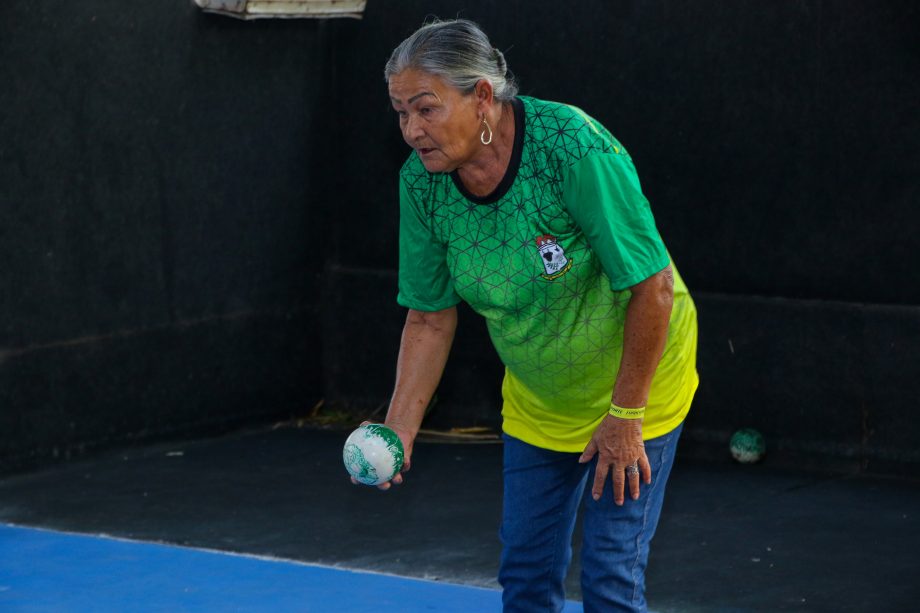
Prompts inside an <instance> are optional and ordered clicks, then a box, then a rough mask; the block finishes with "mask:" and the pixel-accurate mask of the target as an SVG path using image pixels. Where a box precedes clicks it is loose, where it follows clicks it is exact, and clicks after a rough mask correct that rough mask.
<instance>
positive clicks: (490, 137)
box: [479, 117, 492, 145]
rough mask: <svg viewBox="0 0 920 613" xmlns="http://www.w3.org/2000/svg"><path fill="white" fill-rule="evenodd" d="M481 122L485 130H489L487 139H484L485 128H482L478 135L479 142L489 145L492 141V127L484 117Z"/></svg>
mask: <svg viewBox="0 0 920 613" xmlns="http://www.w3.org/2000/svg"><path fill="white" fill-rule="evenodd" d="M482 123H484V124H485V126H486V130H488V131H489V139H488V140H486V130H483V131H482V134H480V135H479V142H481V143H482V144H483V145H489V144H491V143H492V128H491V127H490V126H489V122H488V121H486V118H485V117H483V118H482Z"/></svg>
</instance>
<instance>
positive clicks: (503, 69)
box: [492, 47, 508, 76]
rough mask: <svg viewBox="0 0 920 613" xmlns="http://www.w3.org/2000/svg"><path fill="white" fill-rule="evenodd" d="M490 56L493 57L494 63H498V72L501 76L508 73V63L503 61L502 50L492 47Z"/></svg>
mask: <svg viewBox="0 0 920 613" xmlns="http://www.w3.org/2000/svg"><path fill="white" fill-rule="evenodd" d="M492 57H494V58H495V63H496V64H498V72H500V73H501V75H502V76H505V75H506V74H508V64H507V62H505V56H504V55H502V52H501V51H499V50H498V49H496V48H495V47H492Z"/></svg>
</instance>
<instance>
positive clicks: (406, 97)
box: [389, 68, 481, 172]
mask: <svg viewBox="0 0 920 613" xmlns="http://www.w3.org/2000/svg"><path fill="white" fill-rule="evenodd" d="M389 89H390V100H391V102H392V103H393V108H394V109H396V112H397V113H398V114H399V127H400V129H401V130H402V135H403V139H405V141H406V143H408V145H409V146H410V147H412V148H413V149H415V151H416V152H417V153H418V156H419V158H421V160H422V164H424V165H425V169H426V170H427V171H428V172H452V171H454V170H456V169H457V168H459V167H460V166H462V165H464V164H466V163H467V162H468V161H469V160H470V159H471V158H472V157H473V155H475V153H476V152H477V151H478V150H479V148H480V143H479V132H480V125H481V121H480V120H479V100H478V98H479V96H477V95H473V94H470V95H463V94H462V93H460V91H459V90H457V89H456V88H454V87H451V86H449V85H447V84H446V83H445V82H444V80H443V79H441V78H440V77H437V76H434V75H431V74H428V73H426V72H422V71H420V70H416V69H414V68H408V69H406V70H404V71H403V72H401V73H399V74H397V75H393V76H391V77H390V83H389Z"/></svg>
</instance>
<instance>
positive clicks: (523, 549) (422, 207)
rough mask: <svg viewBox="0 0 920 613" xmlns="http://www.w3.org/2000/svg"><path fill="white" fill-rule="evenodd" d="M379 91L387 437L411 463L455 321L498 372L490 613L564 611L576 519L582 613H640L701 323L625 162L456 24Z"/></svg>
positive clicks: (401, 64)
mask: <svg viewBox="0 0 920 613" xmlns="http://www.w3.org/2000/svg"><path fill="white" fill-rule="evenodd" d="M385 72H386V80H387V83H388V85H389V95H390V99H391V101H392V105H393V108H394V109H395V110H396V113H397V114H398V115H399V126H400V129H401V130H402V135H403V138H404V139H405V141H406V143H407V144H408V145H409V146H410V147H411V148H412V153H411V154H410V155H409V159H408V160H407V161H406V163H405V164H404V165H403V167H402V170H401V172H400V181H399V190H400V191H399V193H400V230H399V232H400V237H399V256H400V262H399V295H398V298H397V299H398V302H399V303H400V304H401V305H403V306H404V307H407V308H408V309H409V312H408V317H407V318H406V323H405V328H404V330H403V335H402V343H401V346H400V351H399V358H398V363H397V379H396V385H395V390H394V393H393V397H392V400H391V404H390V407H389V411H388V414H387V418H386V423H387V424H388V425H389V426H390V427H392V428H393V429H394V430H395V431H396V432H397V433H398V435H399V436H400V438H401V439H402V441H403V443H404V444H405V446H406V450H407V457H409V455H411V450H412V443H413V440H414V438H415V436H416V434H417V432H418V429H419V425H420V423H421V421H422V417H423V415H424V411H425V408H426V406H427V405H428V403H429V400H430V399H431V396H432V394H433V393H434V391H435V388H436V387H437V385H438V382H439V380H440V378H441V374H442V372H443V370H444V366H445V363H446V361H447V356H448V353H449V351H450V347H451V344H452V341H453V337H454V331H455V328H456V322H457V312H456V305H457V304H458V303H459V302H460V301H461V300H464V301H466V302H467V303H468V304H469V305H470V306H471V307H472V308H473V309H474V310H475V311H476V312H477V313H479V314H480V315H482V316H483V317H485V319H486V322H487V324H488V329H489V333H490V335H491V339H492V342H493V343H494V345H495V348H496V350H497V351H498V354H499V356H500V357H501V359H502V362H503V363H504V364H505V367H506V369H505V378H504V383H503V385H502V396H503V404H502V418H503V420H502V423H503V425H502V429H503V432H504V435H503V436H504V443H505V444H504V508H503V514H502V515H503V516H502V524H501V540H502V544H503V551H502V558H501V568H500V571H499V582H500V583H501V585H502V587H503V588H504V591H503V602H504V604H505V611H522V612H526V613H535V612H539V611H558V610H561V608H562V606H563V603H564V598H565V594H564V587H563V584H564V579H565V575H566V570H567V568H568V565H569V562H570V560H571V557H572V548H571V541H572V533H573V528H574V526H575V517H576V513H577V510H578V507H579V505H583V506H584V541H583V544H582V577H581V582H582V594H583V599H584V607H585V611H614V610H628V611H644V610H645V608H646V603H645V594H644V587H645V582H644V574H645V568H646V563H647V559H648V552H649V542H650V541H651V539H652V535H653V534H654V532H655V527H656V524H657V523H658V517H659V514H660V511H661V505H662V501H663V498H664V489H665V483H666V482H667V478H668V474H669V472H670V469H671V465H672V462H673V460H674V451H675V447H676V445H677V439H678V436H679V434H680V430H681V426H682V423H683V420H684V417H685V416H686V414H687V412H688V411H689V409H690V403H691V400H692V398H693V394H694V392H695V390H696V387H697V383H698V377H697V374H696V366H695V356H696V311H695V308H694V305H693V302H692V300H691V298H690V296H689V294H688V292H687V288H686V286H685V285H684V283H683V281H682V280H681V278H680V276H679V275H678V274H677V271H676V269H675V268H674V265H673V263H672V262H671V260H670V256H669V254H668V252H667V250H666V249H665V246H664V244H663V242H662V240H661V237H660V236H659V233H658V231H657V229H656V227H655V221H654V218H653V217H652V213H651V210H650V209H649V205H648V201H647V200H646V199H645V197H644V196H643V195H642V191H641V189H640V186H639V180H638V178H637V176H636V170H635V168H634V166H633V163H632V160H631V158H630V157H629V154H628V153H627V152H626V149H624V148H623V145H621V144H620V143H619V142H618V141H617V140H616V139H615V138H614V137H613V135H611V134H610V132H608V131H607V130H606V129H605V128H604V127H603V126H602V125H601V124H599V123H598V122H597V121H595V120H594V119H592V118H591V117H589V116H588V115H587V114H585V113H584V112H583V111H581V110H580V109H578V108H575V107H573V106H570V105H567V104H559V103H555V102H546V101H543V100H538V99H535V98H530V97H525V96H518V95H517V94H516V91H517V88H516V86H515V84H514V81H513V79H512V77H511V76H510V75H509V73H508V67H507V65H506V63H505V59H504V57H503V56H502V53H501V52H500V51H498V50H497V49H495V48H493V47H492V45H491V43H490V42H489V39H488V38H487V37H486V35H485V34H484V33H483V32H482V31H481V30H480V29H479V28H478V27H477V26H476V25H475V24H473V23H471V22H469V21H465V20H456V21H442V22H435V23H429V24H427V25H425V26H423V27H422V28H420V29H419V30H418V31H416V32H415V33H414V34H412V35H411V36H410V37H409V38H407V39H406V40H405V41H403V42H402V43H401V44H400V45H399V46H398V47H397V48H396V49H395V50H394V51H393V54H392V56H391V57H390V60H389V61H388V62H387V65H386V71H385ZM402 480H403V477H402V475H397V476H396V477H395V478H394V479H393V483H401V482H402ZM389 485H390V484H384V485H383V486H381V487H383V488H384V489H386V488H388V487H389Z"/></svg>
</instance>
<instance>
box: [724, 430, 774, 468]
mask: <svg viewBox="0 0 920 613" xmlns="http://www.w3.org/2000/svg"><path fill="white" fill-rule="evenodd" d="M729 448H730V449H731V452H732V457H733V458H735V460H737V461H739V462H741V463H742V464H753V463H754V462H759V461H760V460H761V458H763V454H764V453H766V451H767V443H766V442H765V441H764V439H763V435H762V434H761V433H760V432H758V431H757V430H755V429H754V428H742V429H741V430H738V431H737V432H735V433H734V434H733V435H732V440H731V443H729Z"/></svg>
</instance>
